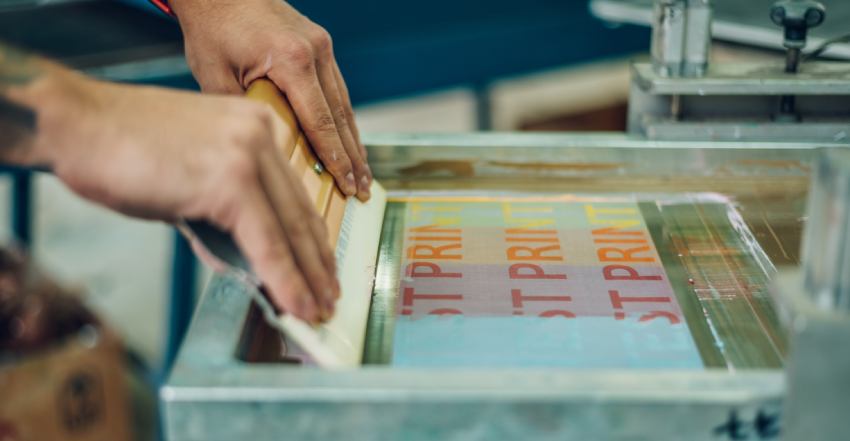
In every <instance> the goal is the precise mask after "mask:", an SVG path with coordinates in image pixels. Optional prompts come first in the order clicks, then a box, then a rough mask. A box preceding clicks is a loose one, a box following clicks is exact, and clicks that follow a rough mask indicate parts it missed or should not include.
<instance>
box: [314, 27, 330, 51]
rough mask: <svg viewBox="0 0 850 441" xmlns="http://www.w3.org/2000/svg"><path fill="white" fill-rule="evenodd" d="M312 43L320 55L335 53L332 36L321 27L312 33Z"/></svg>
mask: <svg viewBox="0 0 850 441" xmlns="http://www.w3.org/2000/svg"><path fill="white" fill-rule="evenodd" d="M310 43H311V44H312V46H313V48H314V49H315V51H316V54H319V55H329V54H331V53H333V39H332V38H331V34H330V33H328V31H326V30H325V28H323V27H321V26H316V27H315V28H314V29H313V30H312V31H311V32H310Z"/></svg>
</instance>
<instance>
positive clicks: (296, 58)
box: [283, 38, 315, 72]
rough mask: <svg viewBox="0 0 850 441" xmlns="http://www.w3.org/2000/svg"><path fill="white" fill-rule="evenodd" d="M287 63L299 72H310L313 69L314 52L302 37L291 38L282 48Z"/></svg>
mask: <svg viewBox="0 0 850 441" xmlns="http://www.w3.org/2000/svg"><path fill="white" fill-rule="evenodd" d="M283 52H284V54H285V56H286V58H287V59H288V60H289V64H290V65H291V66H293V67H294V68H295V69H296V70H298V71H300V72H310V71H312V70H313V69H314V60H315V54H314V52H313V47H312V46H311V45H310V43H309V42H307V41H306V40H304V39H301V38H293V39H292V40H290V41H289V42H288V43H287V45H286V47H285V48H284V49H283Z"/></svg>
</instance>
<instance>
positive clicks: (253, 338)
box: [161, 134, 846, 440]
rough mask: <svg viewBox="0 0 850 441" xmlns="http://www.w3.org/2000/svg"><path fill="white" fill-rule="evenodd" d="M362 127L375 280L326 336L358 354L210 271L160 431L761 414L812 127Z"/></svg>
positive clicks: (687, 430)
mask: <svg viewBox="0 0 850 441" xmlns="http://www.w3.org/2000/svg"><path fill="white" fill-rule="evenodd" d="M365 141H366V143H367V145H368V149H369V158H370V163H371V165H372V169H373V170H374V174H375V176H376V179H377V180H379V181H380V182H381V183H382V184H383V186H384V187H385V189H386V203H385V205H384V208H383V210H382V212H383V213H382V219H383V223H382V228H381V229H380V237H379V238H376V239H377V240H376V242H375V243H373V244H372V247H371V250H372V251H371V254H370V250H369V249H367V248H370V247H368V246H366V245H364V246H363V248H362V249H349V250H348V252H349V253H355V254H356V255H358V258H359V259H367V260H368V262H367V265H366V267H367V268H368V269H367V270H366V271H367V272H369V276H370V278H369V284H370V285H372V289H371V290H370V293H371V296H369V295H366V296H365V298H363V299H359V300H361V302H360V304H362V305H364V307H363V308H362V316H361V317H358V318H357V319H358V320H357V322H358V323H359V324H358V325H357V326H355V327H354V328H350V329H359V331H358V332H354V333H352V334H351V335H343V336H340V335H334V336H333V337H334V338H340V339H342V340H348V341H349V342H354V343H351V344H352V345H356V342H358V341H360V342H362V352H360V353H359V354H357V357H356V360H354V361H353V362H352V363H349V364H345V363H344V364H343V365H341V366H337V367H335V368H331V369H328V368H324V367H321V366H320V364H321V363H317V362H316V360H315V359H313V358H312V357H311V355H310V353H309V352H310V350H311V348H309V347H308V348H302V347H298V344H297V342H294V341H292V338H290V337H291V336H287V335H282V334H281V333H279V332H277V331H276V330H274V329H273V328H272V327H270V326H268V325H267V323H266V321H264V320H263V317H262V314H261V313H260V311H259V310H258V309H257V308H256V307H255V306H253V304H252V301H251V298H252V297H251V296H250V295H248V293H246V292H245V291H246V290H249V289H252V288H251V287H250V286H249V285H246V284H244V283H243V282H242V281H240V280H238V279H236V278H233V277H228V276H226V275H217V276H214V277H213V279H212V280H211V281H210V282H209V285H208V287H207V289H206V291H205V293H204V295H203V297H202V298H201V299H200V302H199V305H198V308H197V310H196V312H195V317H194V319H193V322H192V324H191V327H190V330H189V332H188V335H187V337H186V339H185V341H184V344H183V347H182V349H181V351H180V353H179V355H178V359H177V362H176V364H175V366H174V368H173V371H172V373H171V377H170V379H169V381H168V383H167V385H166V386H165V387H164V388H163V390H162V393H161V398H162V402H163V407H164V409H163V411H164V415H165V424H166V432H167V434H168V436H169V439H172V440H182V439H242V438H243V436H242V435H244V434H245V433H251V434H252V438H254V439H257V440H260V439H278V438H279V437H282V436H286V437H292V439H340V438H346V439H468V438H469V437H473V438H476V439H516V438H519V437H533V438H537V439H558V440H563V439H589V438H590V437H601V438H599V439H603V438H605V439H626V438H628V439H641V438H652V439H682V438H683V437H684V438H687V439H735V438H734V436H737V434H738V433H739V432H741V431H746V433H750V434H753V436H754V437H753V438H750V439H771V437H775V435H776V434H777V433H778V430H779V422H780V416H781V414H782V412H783V402H784V397H785V396H786V386H785V379H784V374H783V365H784V362H785V360H786V359H787V357H788V355H787V354H788V335H789V333H788V331H787V329H786V326H785V325H783V322H782V321H781V320H779V318H778V317H777V308H776V305H775V304H774V303H775V302H774V301H773V300H772V298H771V295H770V290H769V280H770V279H771V278H772V276H773V275H774V274H775V273H776V272H777V269H782V268H785V267H794V266H795V265H797V264H798V263H799V262H800V254H799V250H800V241H801V232H802V227H803V220H804V216H805V207H806V199H807V197H806V196H807V192H808V188H809V179H810V176H809V175H810V171H811V169H812V166H811V164H812V160H813V158H815V157H816V155H817V152H818V151H819V150H818V149H816V148H815V146H814V145H801V144H796V145H791V146H789V145H783V144H771V143H737V144H735V143H714V142H684V143H683V142H673V141H642V140H630V139H627V138H625V137H623V136H615V135H598V136H594V135H576V134H551V135H545V134H529V135H522V134H469V135H443V136H437V135H429V136H410V135H382V136H378V135H373V136H367V137H366V138H365ZM354 203H356V202H353V201H352V202H349V204H354ZM370 203H372V202H370ZM344 230H345V228H343V233H341V234H343V235H344V234H345V231H344ZM343 240H345V241H350V240H357V238H356V237H348V238H341V239H340V243H341V242H342V241H343ZM338 247H339V245H338ZM358 253H359V254H358ZM795 274H796V273H794V272H792V273H791V275H790V276H787V277H786V280H785V283H786V284H787V285H786V287H790V288H791V289H789V291H790V293H791V295H792V297H794V296H801V295H803V291H804V290H803V289H802V287H800V286H799V284H800V282H799V281H798V280H797V279H798V278H799V276H798V275H795ZM794 287H797V288H794ZM346 295H347V294H346V285H345V284H343V299H342V300H341V305H342V306H341V307H340V308H339V311H345V310H346V309H345V305H346V303H345V302H346V301H348V300H347V299H346ZM343 314H344V313H343ZM336 332H338V331H334V332H333V333H336ZM340 332H341V331H340ZM320 334H321V333H320ZM305 351H306V352H307V353H306V354H305ZM845 385H846V383H845ZM741 433H743V432H741ZM724 434H728V435H729V436H727V437H726V438H723V436H726V435H724ZM756 435H757V436H759V437H761V438H758V437H755V436H756ZM718 437H719V438H718Z"/></svg>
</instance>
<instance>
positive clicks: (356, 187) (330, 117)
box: [171, 0, 372, 200]
mask: <svg viewBox="0 0 850 441" xmlns="http://www.w3.org/2000/svg"><path fill="white" fill-rule="evenodd" d="M171 6H172V8H173V9H174V12H175V14H176V15H177V18H178V20H179V21H180V26H181V28H182V29H183V34H184V39H185V46H186V59H187V61H188V63H189V67H190V68H191V69H192V72H193V73H194V75H195V78H196V79H197V80H198V83H199V84H200V85H201V88H202V89H203V91H205V92H215V93H233V94H241V93H242V92H243V91H244V90H245V89H247V88H248V85H250V84H251V83H252V82H253V81H254V80H256V79H258V78H262V77H268V78H269V79H271V80H272V81H273V82H274V83H275V84H276V85H277V86H278V88H280V90H281V91H282V92H283V93H284V94H286V96H287V98H288V99H289V101H290V103H291V104H292V107H293V109H294V110H295V114H296V115H297V116H298V121H299V122H300V124H301V128H302V129H303V130H304V133H305V134H306V135H307V139H308V140H309V141H310V144H311V145H312V146H313V149H315V151H316V153H317V154H318V156H319V158H320V159H321V160H322V162H323V163H324V165H325V167H326V168H327V169H328V170H329V171H330V172H331V174H332V175H333V176H334V178H335V179H336V181H337V183H338V184H339V187H340V188H341V189H342V191H343V192H344V193H345V194H346V195H354V194H356V195H357V197H358V198H359V199H361V200H366V199H368V198H369V184H370V183H371V181H372V173H371V171H370V170H369V166H368V165H367V163H366V150H365V148H363V145H362V144H361V143H360V136H359V133H358V131H357V125H356V123H355V121H354V112H353V110H352V108H351V101H350V99H349V96H348V89H347V88H346V85H345V81H343V78H342V74H341V73H340V70H339V66H337V63H336V60H335V58H334V53H333V45H332V43H331V37H330V35H329V34H328V33H327V31H325V30H324V29H323V28H322V27H321V26H318V25H317V24H315V23H313V22H312V21H310V20H309V19H307V18H306V17H304V16H303V15H301V14H299V13H298V11H296V10H295V9H294V8H292V7H291V6H289V5H288V4H287V3H285V2H283V1H281V0H240V1H217V0H172V1H171Z"/></svg>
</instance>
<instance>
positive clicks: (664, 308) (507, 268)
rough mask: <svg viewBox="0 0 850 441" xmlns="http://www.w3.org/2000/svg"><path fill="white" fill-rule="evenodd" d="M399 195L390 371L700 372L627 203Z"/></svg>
mask: <svg viewBox="0 0 850 441" xmlns="http://www.w3.org/2000/svg"><path fill="white" fill-rule="evenodd" d="M403 200H404V202H405V208H404V214H403V219H404V221H403V225H404V227H403V239H402V247H401V255H400V256H399V257H400V262H401V263H400V265H399V267H398V271H399V274H398V280H399V284H398V297H397V299H396V304H395V312H396V314H397V317H396V320H395V328H394V338H393V345H392V364H394V365H398V366H562V367H577V368H702V367H703V362H702V360H701V357H700V351H699V350H698V349H697V346H696V344H695V343H694V340H693V338H692V337H691V333H690V332H689V329H688V326H687V323H686V318H685V315H684V314H683V312H682V309H681V308H680V306H679V302H678V301H677V298H676V295H675V294H674V290H673V288H672V287H671V284H670V281H669V279H668V277H667V274H666V271H665V269H664V266H663V265H662V262H661V259H660V258H659V255H658V252H657V251H656V248H655V245H654V244H653V240H652V238H651V236H650V233H649V231H648V229H647V225H646V223H645V221H644V217H643V215H642V214H641V210H640V209H639V207H638V201H637V199H636V198H635V197H633V196H576V195H563V196H498V197H494V196H486V195H485V196H482V195H465V196H464V195H451V196H448V195H438V196H417V197H408V198H404V199H403Z"/></svg>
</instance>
